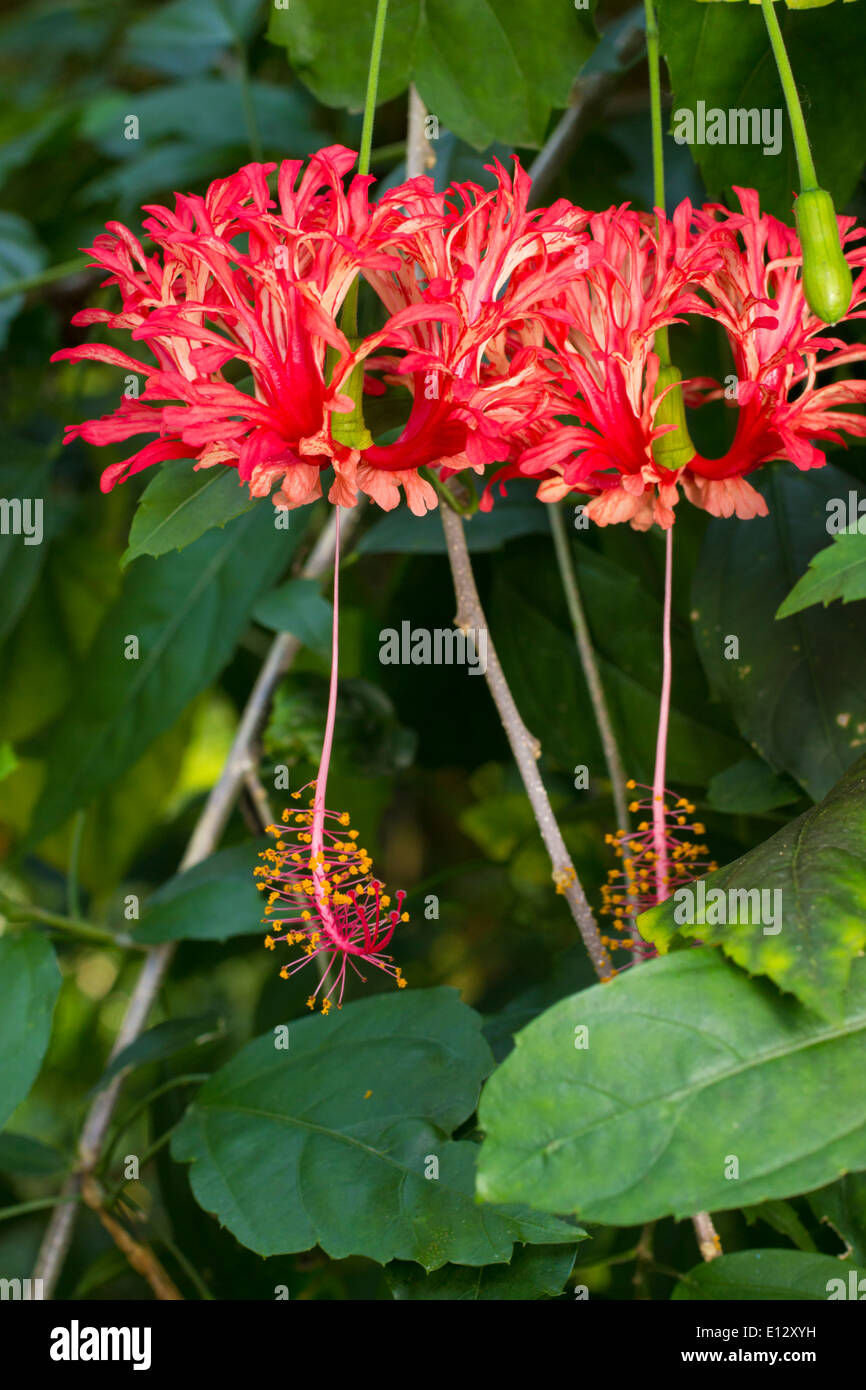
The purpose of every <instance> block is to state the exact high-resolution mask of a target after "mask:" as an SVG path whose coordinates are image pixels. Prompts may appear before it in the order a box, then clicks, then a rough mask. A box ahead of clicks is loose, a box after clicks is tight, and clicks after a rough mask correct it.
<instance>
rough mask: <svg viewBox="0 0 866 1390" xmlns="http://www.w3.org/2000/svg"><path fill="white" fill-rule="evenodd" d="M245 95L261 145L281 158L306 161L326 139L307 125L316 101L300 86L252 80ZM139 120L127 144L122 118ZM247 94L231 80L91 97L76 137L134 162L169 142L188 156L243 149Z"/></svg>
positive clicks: (204, 79) (165, 85)
mask: <svg viewBox="0 0 866 1390" xmlns="http://www.w3.org/2000/svg"><path fill="white" fill-rule="evenodd" d="M248 96H249V99H250V103H251V106H252V110H253V112H254V114H255V118H256V126H257V128H258V131H259V135H260V137H261V139H262V141H263V143H264V144H266V145H268V146H271V147H273V148H274V149H275V150H279V153H280V156H281V158H284V159H285V158H289V157H296V156H306V154H307V153H308V152H309V150H310V148H311V147H312V146H313V145H314V144H315V143H319V144H324V143H326V141H325V138H324V133H323V132H322V131H317V130H316V129H315V127H314V126H313V125H312V124H311V119H312V114H313V101H312V98H311V97H310V95H309V93H308V92H306V91H304V89H303V88H300V87H289V86H287V85H285V83H283V85H281V86H278V85H277V84H276V83H271V82H257V81H251V82H250V83H249V88H248ZM130 114H134V115H136V116H137V117H138V120H139V136H140V138H139V139H138V140H127V139H126V137H125V135H124V118H125V117H126V116H127V115H130ZM244 121H245V115H244V93H243V91H242V89H241V84H240V82H238V80H237V78H236V77H197V78H192V79H190V80H188V81H185V82H172V83H160V85H159V86H157V87H152V88H151V89H150V90H148V91H137V92H133V91H112V90H108V91H104V90H100V91H99V94H98V95H97V96H94V98H93V99H92V101H90V102H89V103H88V105H87V108H86V110H85V114H84V116H83V118H82V121H81V127H80V128H81V133H82V135H83V136H85V137H86V138H87V139H88V140H91V141H92V142H93V143H94V144H96V145H98V147H99V149H100V150H101V151H102V153H103V154H106V155H109V156H110V157H111V158H113V159H119V160H122V161H124V162H126V161H130V162H136V163H137V162H138V161H139V160H140V159H141V156H142V155H143V154H145V153H150V152H152V151H153V150H154V148H155V146H156V145H157V144H160V143H161V142H163V141H165V140H167V139H176V140H182V141H183V143H184V146H185V147H186V148H188V149H190V150H198V151H199V152H202V151H205V150H213V151H214V152H215V153H217V152H219V151H221V150H223V149H232V148H237V147H238V146H242V145H244V144H246V141H247V135H246V130H245V125H244Z"/></svg>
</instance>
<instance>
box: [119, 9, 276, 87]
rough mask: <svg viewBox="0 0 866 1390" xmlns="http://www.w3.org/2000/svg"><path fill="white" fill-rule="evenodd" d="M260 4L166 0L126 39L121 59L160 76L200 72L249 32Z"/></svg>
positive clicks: (245, 40)
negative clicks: (160, 74)
mask: <svg viewBox="0 0 866 1390" xmlns="http://www.w3.org/2000/svg"><path fill="white" fill-rule="evenodd" d="M262 8H263V6H262V0H170V3H169V4H166V5H160V6H159V8H158V9H156V10H154V11H153V12H152V13H150V14H148V15H146V16H145V17H144V18H143V19H139V20H137V21H136V23H135V24H133V25H132V26H131V27H130V28H129V30H128V31H127V35H126V57H127V60H128V61H129V62H131V63H133V64H135V65H136V66H141V67H151V68H157V69H159V70H160V71H161V72H171V73H187V72H204V71H206V70H207V69H208V68H209V67H210V66H211V64H212V63H214V62H215V61H216V59H217V58H219V57H220V55H221V54H222V52H223V51H224V50H225V49H226V48H233V47H234V46H235V45H236V44H238V43H241V44H243V43H246V42H247V41H248V40H249V39H250V38H251V37H252V35H253V33H254V32H255V29H256V26H257V22H258V18H259V14H260V13H261V11H262Z"/></svg>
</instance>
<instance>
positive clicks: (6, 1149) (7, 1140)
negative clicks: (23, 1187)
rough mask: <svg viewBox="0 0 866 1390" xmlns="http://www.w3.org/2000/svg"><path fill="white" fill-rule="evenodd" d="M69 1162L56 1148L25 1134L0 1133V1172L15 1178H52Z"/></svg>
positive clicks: (63, 1170) (64, 1168) (61, 1171)
mask: <svg viewBox="0 0 866 1390" xmlns="http://www.w3.org/2000/svg"><path fill="white" fill-rule="evenodd" d="M68 1167H69V1162H68V1160H67V1159H66V1158H64V1156H63V1154H62V1153H60V1152H59V1150H57V1149H52V1148H50V1147H49V1145H48V1144H43V1143H42V1142H41V1141H40V1140H39V1139H31V1138H30V1137H29V1135H26V1134H10V1133H9V1132H7V1133H5V1134H0V1173H11V1174H12V1175H13V1177H16V1178H53V1177H56V1176H57V1174H58V1173H63V1172H65V1171H66V1169H67V1168H68Z"/></svg>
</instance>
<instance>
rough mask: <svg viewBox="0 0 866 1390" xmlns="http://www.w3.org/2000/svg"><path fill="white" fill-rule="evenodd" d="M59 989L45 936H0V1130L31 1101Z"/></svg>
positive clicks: (52, 959)
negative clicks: (24, 1101)
mask: <svg viewBox="0 0 866 1390" xmlns="http://www.w3.org/2000/svg"><path fill="white" fill-rule="evenodd" d="M59 988H60V971H59V970H58V969H57V961H56V960H55V958H54V951H53V950H52V948H51V944H50V942H49V941H48V940H47V939H46V938H45V937H44V936H38V935H37V934H36V933H35V932H26V933H15V934H14V935H12V936H2V937H0V1127H2V1126H3V1125H5V1123H6V1121H7V1120H8V1119H9V1116H10V1115H11V1114H12V1111H13V1110H14V1109H15V1108H16V1106H18V1105H20V1103H21V1101H22V1100H25V1099H26V1097H27V1095H28V1094H29V1091H30V1087H31V1086H32V1085H33V1082H34V1081H35V1079H36V1074H37V1072H38V1071H39V1068H40V1066H41V1065H42V1058H43V1057H44V1055H45V1049H46V1048H47V1047H48V1039H49V1038H50V1036H51V1018H52V1015H53V1013H54V1005H55V1003H56V1001H57V992H58V990H59Z"/></svg>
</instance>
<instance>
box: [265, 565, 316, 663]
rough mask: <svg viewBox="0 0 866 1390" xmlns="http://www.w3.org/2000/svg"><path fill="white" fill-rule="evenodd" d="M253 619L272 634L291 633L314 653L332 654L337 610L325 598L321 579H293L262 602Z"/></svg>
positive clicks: (266, 596)
mask: <svg viewBox="0 0 866 1390" xmlns="http://www.w3.org/2000/svg"><path fill="white" fill-rule="evenodd" d="M253 617H254V618H255V620H256V622H257V623H261V624H262V626H263V627H267V628H270V629H271V631H272V632H291V633H292V635H293V636H294V637H297V638H298V640H299V641H301V642H303V644H304V646H305V647H309V648H310V650H311V651H314V652H319V653H320V654H322V655H325V656H327V655H328V654H329V653H330V650H331V629H332V627H333V623H334V607H333V604H331V603H328V601H327V599H324V598H323V597H322V590H321V586H320V584H319V582H318V580H317V579H290V580H289V581H288V582H287V583H286V584H281V585H280V587H279V588H278V589H273V590H272V591H271V593H269V594H265V596H264V597H263V598H260V599H259V601H258V603H257V604H256V606H255V608H254V609H253Z"/></svg>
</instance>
